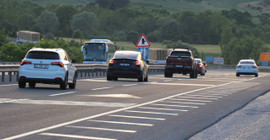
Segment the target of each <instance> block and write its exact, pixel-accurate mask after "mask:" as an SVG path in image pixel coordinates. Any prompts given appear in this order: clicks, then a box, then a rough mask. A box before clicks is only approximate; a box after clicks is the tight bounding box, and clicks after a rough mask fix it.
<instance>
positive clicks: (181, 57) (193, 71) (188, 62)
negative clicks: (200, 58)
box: [164, 48, 198, 78]
mask: <svg viewBox="0 0 270 140" xmlns="http://www.w3.org/2000/svg"><path fill="white" fill-rule="evenodd" d="M173 73H179V74H181V73H182V74H183V75H186V74H189V77H190V78H197V73H198V72H197V62H196V60H195V59H194V57H193V55H192V52H191V50H190V49H188V48H186V49H174V50H173V51H172V52H171V53H170V54H169V56H168V57H167V59H166V64H165V72H164V76H165V77H172V76H173Z"/></svg>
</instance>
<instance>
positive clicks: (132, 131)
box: [66, 125, 137, 133]
mask: <svg viewBox="0 0 270 140" xmlns="http://www.w3.org/2000/svg"><path fill="white" fill-rule="evenodd" d="M66 127H68V128H77V129H89V130H101V131H112V132H123V133H136V132H137V131H136V130H123V129H111V128H100V127H85V126H74V125H69V126H66Z"/></svg>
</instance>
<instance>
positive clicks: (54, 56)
mask: <svg viewBox="0 0 270 140" xmlns="http://www.w3.org/2000/svg"><path fill="white" fill-rule="evenodd" d="M26 58H29V59H51V60H58V59H59V55H58V53H55V52H46V51H31V52H29V53H28V55H27V56H26Z"/></svg>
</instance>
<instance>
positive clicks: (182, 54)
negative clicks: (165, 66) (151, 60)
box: [171, 51, 191, 56]
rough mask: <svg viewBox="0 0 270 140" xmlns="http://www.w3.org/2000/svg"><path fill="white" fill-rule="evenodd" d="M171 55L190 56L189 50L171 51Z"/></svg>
mask: <svg viewBox="0 0 270 140" xmlns="http://www.w3.org/2000/svg"><path fill="white" fill-rule="evenodd" d="M171 56H191V54H190V52H184V51H173V52H172V53H171Z"/></svg>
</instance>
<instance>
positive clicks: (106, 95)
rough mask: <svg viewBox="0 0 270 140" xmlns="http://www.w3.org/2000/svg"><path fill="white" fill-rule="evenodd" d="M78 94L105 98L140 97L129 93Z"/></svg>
mask: <svg viewBox="0 0 270 140" xmlns="http://www.w3.org/2000/svg"><path fill="white" fill-rule="evenodd" d="M80 96H90V97H106V98H135V99H139V98H141V97H137V96H133V95H129V94H102V95H80Z"/></svg>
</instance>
